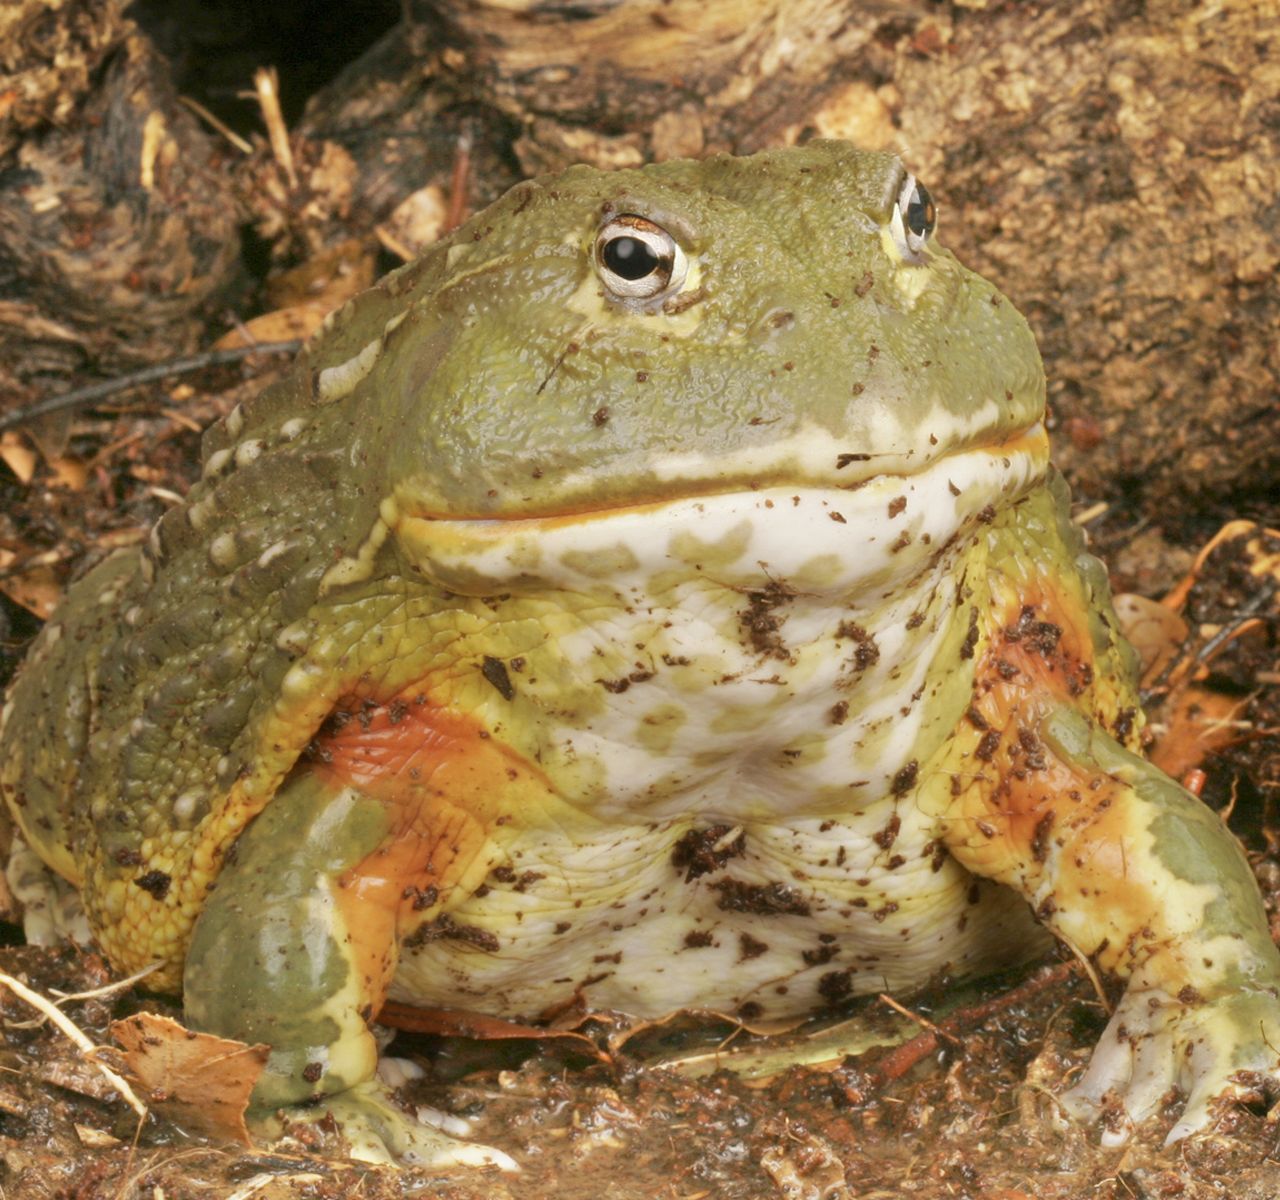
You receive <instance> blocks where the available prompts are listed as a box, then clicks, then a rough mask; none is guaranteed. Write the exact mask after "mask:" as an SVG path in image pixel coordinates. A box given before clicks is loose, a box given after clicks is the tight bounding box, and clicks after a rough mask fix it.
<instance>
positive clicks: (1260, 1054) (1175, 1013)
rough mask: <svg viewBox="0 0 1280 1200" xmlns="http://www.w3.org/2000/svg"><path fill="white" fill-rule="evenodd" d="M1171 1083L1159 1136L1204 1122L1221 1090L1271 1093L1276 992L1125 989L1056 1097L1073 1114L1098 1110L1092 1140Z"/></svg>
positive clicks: (1114, 1132)
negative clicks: (1175, 1115)
mask: <svg viewBox="0 0 1280 1200" xmlns="http://www.w3.org/2000/svg"><path fill="white" fill-rule="evenodd" d="M1175 1087H1176V1088H1180V1089H1181V1090H1182V1091H1183V1092H1184V1093H1185V1094H1186V1095H1187V1101H1186V1104H1185V1106H1184V1107H1183V1111H1182V1115H1181V1116H1180V1118H1179V1119H1178V1121H1177V1123H1176V1124H1175V1125H1174V1126H1173V1128H1172V1130H1170V1132H1169V1135H1168V1137H1167V1139H1166V1143H1165V1144H1166V1145H1170V1144H1172V1143H1174V1142H1177V1141H1180V1140H1181V1139H1183V1138H1185V1137H1187V1136H1188V1135H1189V1134H1192V1133H1196V1132H1198V1131H1199V1130H1201V1129H1204V1128H1205V1127H1206V1126H1207V1125H1209V1124H1210V1122H1211V1120H1212V1118H1213V1116H1214V1113H1215V1110H1216V1109H1217V1107H1218V1106H1219V1105H1220V1104H1221V1103H1222V1102H1223V1101H1224V1100H1236V1101H1241V1102H1255V1101H1257V1100H1258V1099H1260V1098H1264V1099H1265V1098H1270V1099H1274V1098H1275V1097H1276V1096H1277V1095H1280V1001H1277V999H1276V997H1275V996H1274V995H1272V994H1271V993H1270V992H1269V991H1257V990H1240V991H1237V992H1235V993H1232V994H1229V995H1225V996H1220V997H1217V998H1216V999H1214V1000H1212V1001H1205V1000H1200V999H1197V1000H1196V1001H1195V1002H1194V1003H1191V1002H1186V1001H1184V1000H1182V999H1179V998H1178V997H1174V996H1170V995H1168V994H1167V993H1164V992H1153V991H1141V992H1138V993H1136V994H1133V995H1127V996H1126V997H1125V998H1124V1000H1123V1001H1122V1002H1121V1004H1120V1006H1119V1007H1118V1008H1117V1009H1116V1012H1115V1014H1114V1016H1113V1017H1112V1018H1111V1021H1110V1023H1109V1024H1108V1025H1107V1028H1106V1030H1105V1031H1104V1032H1103V1035H1102V1038H1101V1039H1100V1040H1099V1042H1098V1046H1097V1048H1096V1049H1095V1050H1094V1053H1093V1058H1092V1059H1091V1060H1090V1063H1089V1068H1088V1070H1087V1071H1086V1072H1085V1074H1084V1077H1083V1078H1082V1079H1081V1080H1080V1082H1079V1083H1078V1084H1076V1086H1075V1087H1073V1088H1072V1089H1070V1091H1068V1092H1066V1093H1065V1094H1064V1095H1063V1096H1062V1097H1061V1099H1062V1103H1063V1105H1064V1107H1065V1108H1066V1110H1067V1111H1068V1112H1069V1113H1070V1114H1071V1115H1072V1116H1074V1117H1076V1118H1078V1119H1082V1120H1097V1119H1099V1118H1101V1120H1102V1122H1103V1126H1104V1128H1103V1133H1102V1138H1101V1140H1102V1144H1103V1145H1107V1146H1115V1145H1120V1144H1122V1143H1124V1142H1125V1141H1127V1140H1128V1138H1129V1135H1130V1134H1131V1133H1132V1131H1133V1128H1134V1127H1135V1126H1136V1125H1139V1124H1141V1123H1142V1122H1143V1121H1144V1120H1146V1119H1147V1118H1148V1117H1150V1116H1152V1115H1154V1114H1155V1113H1156V1112H1157V1111H1158V1109H1159V1108H1160V1106H1161V1105H1162V1103H1163V1102H1164V1101H1165V1100H1166V1098H1167V1097H1168V1096H1169V1093H1170V1091H1171V1090H1172V1089H1173V1088H1175Z"/></svg>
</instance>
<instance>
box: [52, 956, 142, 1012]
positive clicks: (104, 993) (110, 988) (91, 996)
mask: <svg viewBox="0 0 1280 1200" xmlns="http://www.w3.org/2000/svg"><path fill="white" fill-rule="evenodd" d="M161 965H162V964H161V963H158V962H153V963H151V964H150V965H149V966H146V967H143V968H142V970H141V971H135V972H134V973H133V974H132V975H128V976H126V977H125V978H124V979H114V980H112V981H111V982H110V983H105V984H103V985H102V987H97V988H91V989H90V990H89V991H87V992H60V991H59V990H58V989H57V988H50V989H49V990H50V991H51V992H53V994H54V995H55V996H57V997H58V1003H59V1004H63V1003H65V1002H66V1001H68V1000H104V999H106V998H107V997H109V996H115V995H118V994H119V993H120V992H127V991H128V990H129V989H130V988H131V987H133V985H134V984H135V983H139V982H141V981H142V980H144V979H146V977H147V976H148V975H152V974H154V973H155V972H156V971H158V970H159V969H160V967H161Z"/></svg>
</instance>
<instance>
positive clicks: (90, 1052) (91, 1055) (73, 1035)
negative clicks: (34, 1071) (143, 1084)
mask: <svg viewBox="0 0 1280 1200" xmlns="http://www.w3.org/2000/svg"><path fill="white" fill-rule="evenodd" d="M0 984H2V985H3V986H5V987H7V988H8V989H9V990H10V991H11V992H12V993H13V994H14V995H15V996H17V997H18V998H19V999H21V1000H25V1001H26V1002H27V1003H28V1004H29V1005H31V1007H32V1008H34V1009H35V1010H36V1011H37V1012H41V1013H43V1014H44V1015H45V1016H46V1017H48V1018H49V1020H50V1021H52V1022H53V1023H54V1024H55V1025H56V1026H57V1027H58V1028H59V1029H60V1030H62V1032H63V1034H64V1035H65V1036H66V1037H67V1038H69V1039H70V1040H71V1041H72V1042H73V1043H75V1045H76V1046H77V1047H78V1048H79V1050H80V1051H81V1053H82V1054H84V1056H85V1057H86V1058H87V1059H88V1060H89V1061H90V1062H91V1063H93V1065H94V1066H95V1067H97V1068H98V1070H99V1071H101V1072H102V1074H103V1075H104V1076H106V1079H107V1082H108V1083H110V1084H111V1086H112V1087H113V1088H115V1089H116V1091H117V1092H119V1093H120V1095H122V1096H123V1097H124V1098H125V1100H126V1101H128V1104H129V1107H130V1108H132V1109H133V1111H134V1112H136V1113H137V1114H138V1116H140V1117H145V1116H146V1115H147V1106H146V1105H145V1104H143V1103H142V1101H141V1100H139V1099H138V1097H137V1096H136V1095H135V1094H134V1090H133V1088H131V1087H130V1086H129V1085H128V1083H126V1082H125V1080H124V1079H122V1078H121V1077H120V1076H119V1075H117V1074H116V1073H115V1072H114V1071H113V1070H112V1069H111V1068H110V1067H108V1066H104V1065H103V1064H102V1063H101V1062H99V1061H98V1059H97V1058H96V1057H95V1055H96V1051H97V1047H96V1046H94V1044H93V1042H91V1041H90V1040H89V1038H88V1037H87V1036H85V1034H83V1033H82V1032H81V1031H80V1029H79V1028H78V1027H77V1026H76V1025H74V1024H73V1023H72V1022H71V1019H70V1018H69V1017H68V1016H67V1015H66V1013H64V1012H62V1010H61V1009H59V1008H58V1007H57V1005H55V1004H51V1003H50V1002H49V1001H48V1000H46V999H45V998H44V997H43V996H42V995H40V993H39V992H33V991H32V990H31V989H30V988H29V987H27V985H26V984H25V983H20V982H19V981H18V980H16V979H14V977H13V976H12V975H6V974H5V973H4V972H3V971H0Z"/></svg>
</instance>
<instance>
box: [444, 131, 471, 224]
mask: <svg viewBox="0 0 1280 1200" xmlns="http://www.w3.org/2000/svg"><path fill="white" fill-rule="evenodd" d="M470 178H471V135H470V134H469V133H462V134H461V135H459V137H458V142H457V148H456V150H455V152H454V156H453V175H452V176H451V177H450V180H449V213H448V216H446V217H445V220H444V232H445V233H448V232H450V231H451V230H454V229H457V228H458V226H459V225H461V224H462V222H463V220H464V219H465V217H466V215H467V208H468V197H467V194H468V191H469V188H468V186H467V185H468V183H469V181H470Z"/></svg>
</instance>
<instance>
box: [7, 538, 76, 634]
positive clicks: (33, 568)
mask: <svg viewBox="0 0 1280 1200" xmlns="http://www.w3.org/2000/svg"><path fill="white" fill-rule="evenodd" d="M17 562H18V556H17V555H16V554H14V553H13V551H12V550H4V549H0V592H3V593H4V594H5V595H6V596H8V597H9V599H10V600H12V601H13V602H14V604H17V605H19V606H20V607H22V608H25V609H26V610H27V611H28V612H33V613H35V615H36V616H37V617H39V618H40V619H41V620H42V621H47V620H48V619H49V617H50V616H51V615H52V614H53V610H54V609H55V608H56V607H57V605H58V601H59V600H61V599H62V585H61V584H60V583H59V582H58V577H57V575H56V574H55V573H54V570H53V568H52V567H51V566H49V565H47V564H45V563H32V564H30V565H28V566H15V565H14V564H16V563H17Z"/></svg>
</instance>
